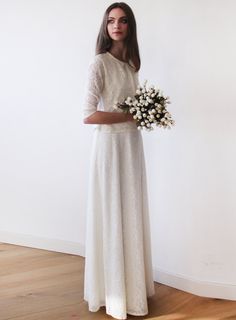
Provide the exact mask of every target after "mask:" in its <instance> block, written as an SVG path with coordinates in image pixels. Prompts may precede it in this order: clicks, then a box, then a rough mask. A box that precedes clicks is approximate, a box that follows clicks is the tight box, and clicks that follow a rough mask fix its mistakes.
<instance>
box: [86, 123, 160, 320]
mask: <svg viewBox="0 0 236 320" xmlns="http://www.w3.org/2000/svg"><path fill="white" fill-rule="evenodd" d="M84 275H85V278H84V299H85V300H86V301H87V302H88V307H89V311H92V312H95V311H98V310H99V308H100V307H101V306H105V307H106V313H107V314H109V315H111V316H112V317H114V318H116V319H126V318H127V314H130V315H137V316H141V315H146V314H147V313H148V305H147V297H150V296H152V295H154V293H155V291H154V282H153V272H152V258H151V240H150V224H149V212H148V196H147V184H146V169H145V159H144V152H143V142H142V135H141V132H140V131H139V130H137V128H136V125H135V123H132V122H126V123H119V124H112V125H98V126H97V127H96V128H95V130H94V136H93V145H92V154H91V160H90V174H89V192H88V206H87V229H86V259H85V274H84Z"/></svg>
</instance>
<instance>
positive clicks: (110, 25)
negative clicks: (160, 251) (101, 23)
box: [107, 8, 128, 41]
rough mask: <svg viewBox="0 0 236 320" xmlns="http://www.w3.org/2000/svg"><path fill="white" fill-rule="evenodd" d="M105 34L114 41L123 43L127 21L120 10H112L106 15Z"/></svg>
mask: <svg viewBox="0 0 236 320" xmlns="http://www.w3.org/2000/svg"><path fill="white" fill-rule="evenodd" d="M107 32H108V34H109V36H110V38H111V39H112V40H114V41H123V40H124V39H125V38H126V37H127V33H128V21H127V17H126V14H125V12H124V11H123V10H122V9H121V8H114V9H112V10H111V11H110V12H109V14H108V19H107Z"/></svg>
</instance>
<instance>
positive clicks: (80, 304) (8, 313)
mask: <svg viewBox="0 0 236 320" xmlns="http://www.w3.org/2000/svg"><path fill="white" fill-rule="evenodd" d="M83 279H84V258H83V257H80V256H76V255H71V254H64V253H57V252H52V251H46V250H40V249H33V248H27V247H23V246H16V245H11V244H6V243H0V320H10V319H11V320H78V319H79V320H90V319H91V320H93V319H96V320H99V319H103V320H106V319H108V320H109V319H110V320H111V319H113V318H112V317H110V316H108V315H106V312H105V308H104V307H103V308H101V309H100V310H99V311H98V312H95V313H92V312H89V311H88V307H87V303H86V302H85V301H84V300H83ZM155 288H156V295H155V296H154V297H152V298H149V299H148V305H149V314H148V315H147V316H146V317H134V316H128V318H127V319H136V320H139V319H140V320H142V319H149V320H154V319H155V320H236V302H235V301H228V300H221V299H211V298H203V297H198V296H195V295H192V294H189V293H186V292H183V291H180V290H177V289H174V288H171V287H168V286H165V285H162V284H159V283H156V284H155Z"/></svg>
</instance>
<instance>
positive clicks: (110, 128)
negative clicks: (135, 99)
mask: <svg viewBox="0 0 236 320" xmlns="http://www.w3.org/2000/svg"><path fill="white" fill-rule="evenodd" d="M94 130H96V131H101V132H107V133H118V132H127V131H138V129H137V126H136V123H135V122H134V121H127V122H120V123H112V124H97V125H96V127H95V128H94Z"/></svg>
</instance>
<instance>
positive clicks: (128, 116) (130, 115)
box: [126, 113, 134, 121]
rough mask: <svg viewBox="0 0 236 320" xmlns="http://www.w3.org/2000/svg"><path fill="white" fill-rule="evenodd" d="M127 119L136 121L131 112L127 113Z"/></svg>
mask: <svg viewBox="0 0 236 320" xmlns="http://www.w3.org/2000/svg"><path fill="white" fill-rule="evenodd" d="M126 116H127V121H134V118H133V115H132V114H131V113H127V114H126Z"/></svg>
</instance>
